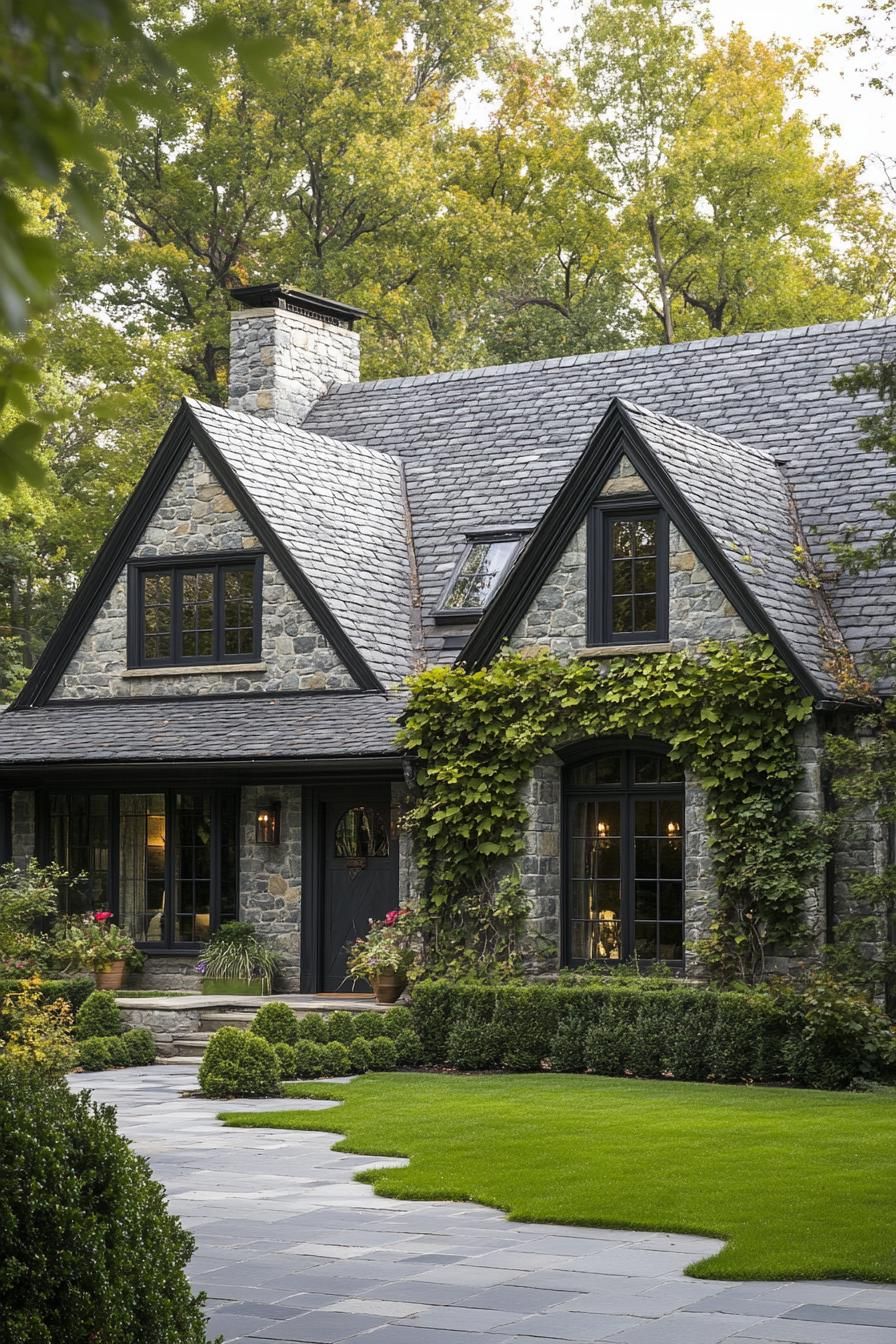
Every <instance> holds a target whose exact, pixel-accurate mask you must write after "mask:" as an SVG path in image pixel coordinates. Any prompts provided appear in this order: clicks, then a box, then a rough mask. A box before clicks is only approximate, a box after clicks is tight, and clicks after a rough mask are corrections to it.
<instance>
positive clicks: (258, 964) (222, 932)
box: [196, 919, 279, 994]
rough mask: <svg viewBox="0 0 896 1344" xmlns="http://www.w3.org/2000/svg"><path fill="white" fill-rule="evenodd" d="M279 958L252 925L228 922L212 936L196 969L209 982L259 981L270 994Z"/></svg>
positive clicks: (264, 990)
mask: <svg viewBox="0 0 896 1344" xmlns="http://www.w3.org/2000/svg"><path fill="white" fill-rule="evenodd" d="M278 965H279V959H278V957H277V954H276V953H275V952H272V951H271V949H270V948H269V947H268V946H267V945H266V944H265V943H263V942H262V941H261V939H260V938H258V937H257V936H256V933H255V929H254V927H253V926H252V925H251V924H247V923H245V922H242V921H239V920H234V919H232V920H229V921H227V922H226V923H224V924H222V925H221V926H220V928H218V929H216V931H215V932H214V933H213V934H212V936H211V938H210V939H209V940H208V943H207V944H206V947H205V951H204V953H203V955H202V958H201V960H200V961H198V962H197V963H196V969H197V971H198V972H199V974H200V975H205V976H208V978H209V979H210V980H243V981H245V982H247V983H248V982H249V981H251V980H260V981H261V982H262V991H263V992H264V993H265V994H269V993H270V990H271V986H272V984H273V983H274V976H275V975H276V974H277V968H278Z"/></svg>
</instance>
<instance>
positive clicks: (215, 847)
mask: <svg viewBox="0 0 896 1344" xmlns="http://www.w3.org/2000/svg"><path fill="white" fill-rule="evenodd" d="M54 793H61V794H72V793H88V794H101V793H102V794H106V795H107V796H108V798H109V870H108V883H109V908H110V909H111V911H112V915H113V917H114V919H115V920H116V922H117V921H118V919H119V918H120V913H121V905H120V890H119V879H120V873H119V866H120V846H121V795H122V794H123V793H139V794H149V793H160V794H162V795H163V797H164V799H165V835H166V843H165V890H166V892H169V891H170V892H172V893H173V892H174V876H175V856H174V851H175V845H174V836H175V834H176V817H177V795H178V794H179V793H208V794H209V795H210V796H211V839H210V847H211V853H210V859H211V875H210V876H211V887H210V893H209V894H210V900H209V932H210V933H214V932H215V930H216V929H217V928H218V927H219V925H220V922H221V847H222V841H223V822H222V802H223V799H224V797H225V796H226V795H230V796H231V797H232V798H233V799H235V801H236V808H235V813H234V815H235V819H236V833H235V836H234V837H233V838H234V842H235V845H236V854H237V889H236V900H237V911H239V905H240V887H239V881H240V868H239V857H240V825H241V806H242V794H241V790H240V789H239V787H236V786H234V785H229V786H228V785H213V784H207V783H197V784H195V785H194V784H192V783H191V782H190V781H189V780H187V781H184V782H183V783H182V784H177V785H174V786H173V787H172V786H166V785H164V784H159V785H156V784H154V783H153V782H152V781H149V782H146V783H137V782H134V783H132V784H112V785H109V786H105V785H103V784H102V783H101V782H97V784H96V785H92V784H91V785H88V786H87V787H86V788H77V787H75V786H72V785H69V784H66V783H62V784H60V785H59V787H58V788H57V787H54V786H47V787H46V788H41V789H39V790H36V798H35V803H36V809H35V821H36V825H35V853H36V854H37V856H38V859H39V861H40V862H41V863H42V864H47V863H49V862H50V860H51V857H52V855H51V849H50V845H51V839H50V836H51V829H50V796H51V794H54ZM168 836H171V837H172V841H171V843H170V844H169V843H168V840H167V837H168ZM174 913H175V912H174V899H173V896H172V899H171V900H169V901H166V904H165V910H164V914H163V934H164V936H163V938H162V940H161V941H160V942H157V943H155V942H153V943H146V942H142V943H137V947H138V948H139V949H140V951H141V952H142V953H143V954H144V956H148V957H172V956H175V957H177V956H185V957H186V956H189V957H193V958H195V957H196V956H198V955H199V954H200V953H201V952H202V950H203V949H204V948H205V946H206V944H205V943H201V942H198V941H194V942H189V943H188V942H175V941H174V939H173V937H172V935H173V932H174Z"/></svg>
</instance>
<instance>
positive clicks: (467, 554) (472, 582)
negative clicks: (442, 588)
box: [442, 535, 523, 611]
mask: <svg viewBox="0 0 896 1344" xmlns="http://www.w3.org/2000/svg"><path fill="white" fill-rule="evenodd" d="M522 540H523V538H522V537H521V536H519V535H517V536H513V537H508V536H503V537H497V536H496V537H474V538H472V539H468V541H467V548H466V550H465V551H464V554H463V556H462V557H461V562H460V564H459V566H458V568H457V570H456V572H455V574H454V577H453V578H452V580H451V583H450V584H449V585H448V591H447V593H446V594H445V598H444V601H443V602H442V607H443V609H444V610H447V611H481V610H482V608H483V607H484V606H485V605H486V603H487V602H488V600H489V598H490V597H491V596H492V594H493V593H494V591H495V589H496V588H497V587H498V584H499V583H500V582H501V580H502V578H503V577H504V575H505V573H506V571H507V568H508V566H509V565H510V562H511V560H512V559H513V557H514V556H515V555H516V552H517V550H518V548H519V545H520V542H521V541H522Z"/></svg>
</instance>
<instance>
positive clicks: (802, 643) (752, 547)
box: [622, 401, 836, 692]
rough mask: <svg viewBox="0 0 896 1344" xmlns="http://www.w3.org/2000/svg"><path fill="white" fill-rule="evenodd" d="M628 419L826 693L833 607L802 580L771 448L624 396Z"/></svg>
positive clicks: (785, 498) (785, 490)
mask: <svg viewBox="0 0 896 1344" xmlns="http://www.w3.org/2000/svg"><path fill="white" fill-rule="evenodd" d="M622 405H623V407H624V408H625V410H626V412H627V414H628V418H629V420H630V421H631V423H632V424H633V425H634V426H635V428H636V429H637V431H638V433H639V434H640V435H641V437H642V438H643V439H644V441H645V442H646V444H647V445H648V447H649V448H650V449H651V450H652V452H653V453H654V454H655V455H656V457H657V459H658V460H659V462H660V464H661V466H663V467H664V468H665V469H666V471H667V472H668V473H669V475H670V476H671V478H672V480H673V482H674V483H675V484H676V485H677V486H678V488H679V489H680V491H681V493H682V494H683V495H684V497H685V499H686V500H687V501H688V503H689V504H690V505H691V506H692V508H693V509H694V511H695V512H696V513H697V514H698V515H699V517H700V519H701V521H702V522H703V523H704V524H705V526H706V527H707V529H708V530H709V532H710V533H711V534H712V536H713V537H714V538H715V540H716V542H717V543H718V545H719V546H720V547H721V549H722V551H723V552H724V554H725V556H726V557H727V559H728V560H729V562H730V563H731V564H732V565H733V566H734V568H735V570H736V571H737V572H738V574H740V576H741V578H742V579H743V580H744V581H745V583H746V584H747V586H748V588H750V589H751V590H752V592H753V593H754V595H755V596H756V597H757V598H758V599H759V601H760V603H761V604H762V606H763V607H764V609H765V611H766V612H767V614H768V616H769V617H770V619H771V621H772V623H773V624H774V625H775V626H776V627H777V629H778V631H779V632H780V633H781V634H782V635H783V637H784V639H785V640H786V641H787V643H788V644H789V645H790V647H791V649H792V650H793V651H794V653H795V654H796V656H797V658H798V659H799V661H800V662H801V663H802V665H803V666H804V667H805V668H807V670H808V671H809V672H810V673H811V674H812V676H813V678H814V679H815V681H816V682H817V683H818V684H819V685H820V686H821V687H823V688H824V689H825V690H826V691H829V692H834V691H835V690H836V685H835V683H834V681H833V679H832V678H831V676H830V675H829V674H828V672H827V671H826V668H825V661H826V655H827V651H826V649H825V645H824V643H823V640H822V638H821V636H820V629H821V627H822V625H823V623H824V620H825V615H826V613H825V612H824V611H823V610H822V609H821V607H820V604H819V600H818V599H817V597H816V595H815V594H814V593H813V592H812V591H811V590H810V589H809V588H807V587H805V586H804V585H802V584H800V583H799V582H798V580H799V579H800V578H802V577H803V574H802V571H801V570H800V568H799V567H798V565H797V564H796V562H795V561H794V558H793V550H794V546H795V544H796V543H797V541H798V540H799V535H798V533H797V532H796V530H795V528H794V521H793V515H792V506H791V504H790V500H789V497H788V486H787V482H786V481H785V479H784V476H783V474H782V472H781V469H780V467H779V466H778V465H777V463H776V462H775V459H774V458H773V457H772V455H771V453H769V452H767V451H766V450H765V449H763V448H760V447H758V446H756V445H754V444H747V443H739V442H736V441H735V440H733V439H726V438H722V437H721V435H719V434H710V433H707V431H706V430H702V429H697V428H696V427H695V426H693V425H689V424H685V423H684V422H683V421H681V420H675V419H673V418H672V417H671V416H668V415H656V414H655V413H654V412H652V411H649V410H647V409H646V408H645V407H643V406H636V405H634V404H633V403H632V402H625V401H623V402H622Z"/></svg>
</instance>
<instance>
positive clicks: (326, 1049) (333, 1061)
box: [320, 1041, 352, 1078]
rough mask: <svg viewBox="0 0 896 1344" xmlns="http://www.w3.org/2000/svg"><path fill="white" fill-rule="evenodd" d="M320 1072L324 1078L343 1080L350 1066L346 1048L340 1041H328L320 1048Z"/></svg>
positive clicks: (349, 1071) (349, 1070) (350, 1068)
mask: <svg viewBox="0 0 896 1344" xmlns="http://www.w3.org/2000/svg"><path fill="white" fill-rule="evenodd" d="M320 1071H321V1074H322V1076H323V1077H324V1078H344V1077H345V1076H346V1075H347V1074H349V1073H351V1071H352V1065H351V1059H350V1057H349V1053H348V1046H345V1045H343V1044H342V1042H341V1041H330V1042H328V1044H327V1045H322V1046H321V1047H320Z"/></svg>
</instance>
